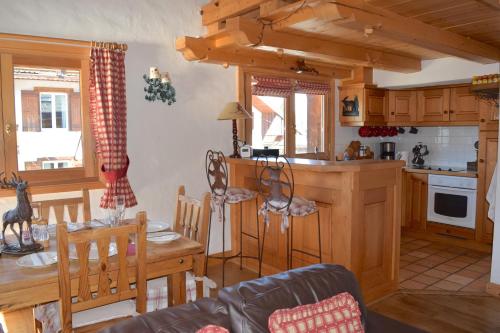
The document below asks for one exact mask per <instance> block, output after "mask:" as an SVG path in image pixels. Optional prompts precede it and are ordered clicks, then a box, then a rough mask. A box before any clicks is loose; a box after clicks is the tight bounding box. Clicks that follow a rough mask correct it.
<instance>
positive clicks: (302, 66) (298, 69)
mask: <svg viewBox="0 0 500 333" xmlns="http://www.w3.org/2000/svg"><path fill="white" fill-rule="evenodd" d="M290 69H291V70H292V71H294V72H295V73H297V74H303V73H308V74H314V75H318V74H319V72H318V71H317V70H316V68H314V67H311V66H307V65H306V62H305V60H304V59H302V60H297V66H295V67H290Z"/></svg>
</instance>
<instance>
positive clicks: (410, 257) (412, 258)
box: [401, 254, 420, 262]
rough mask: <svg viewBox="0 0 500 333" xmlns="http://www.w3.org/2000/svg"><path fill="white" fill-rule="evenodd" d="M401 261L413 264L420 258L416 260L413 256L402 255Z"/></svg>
mask: <svg viewBox="0 0 500 333" xmlns="http://www.w3.org/2000/svg"><path fill="white" fill-rule="evenodd" d="M401 259H403V260H406V261H409V262H415V261H417V260H420V258H418V257H414V256H411V255H409V254H405V255H402V256H401Z"/></svg>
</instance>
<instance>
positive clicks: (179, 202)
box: [167, 185, 210, 304]
mask: <svg viewBox="0 0 500 333" xmlns="http://www.w3.org/2000/svg"><path fill="white" fill-rule="evenodd" d="M209 218H210V193H208V192H206V193H204V194H203V197H202V199H201V201H200V200H197V199H194V198H191V197H188V196H186V189H185V188H184V186H183V185H181V186H179V189H178V190H177V196H176V209H175V217H174V223H175V225H174V231H175V232H177V233H179V234H181V235H183V236H184V237H187V238H189V239H191V240H194V241H197V242H198V243H201V244H202V245H203V248H204V249H205V256H203V257H200V258H198V262H197V263H196V267H197V268H198V269H197V270H196V271H195V272H194V273H195V276H196V277H195V279H196V298H201V297H203V280H202V279H200V277H202V276H205V275H206V274H207V272H206V269H205V261H206V260H207V259H206V254H207V253H208V248H207V238H208V222H209ZM178 280H179V281H180V280H181V279H177V276H170V277H169V279H168V280H167V284H168V290H169V293H168V302H169V304H172V302H173V294H174V292H178V290H175V289H174V288H173V286H174V283H177V282H178ZM185 287H186V286H183V285H179V286H178V288H179V289H180V288H185Z"/></svg>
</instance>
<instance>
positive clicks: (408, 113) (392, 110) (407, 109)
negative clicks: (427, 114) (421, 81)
mask: <svg viewBox="0 0 500 333" xmlns="http://www.w3.org/2000/svg"><path fill="white" fill-rule="evenodd" d="M388 96H389V98H388V104H389V105H388V107H389V112H388V121H389V124H396V125H404V124H412V123H415V122H416V121H417V91H416V90H390V91H388Z"/></svg>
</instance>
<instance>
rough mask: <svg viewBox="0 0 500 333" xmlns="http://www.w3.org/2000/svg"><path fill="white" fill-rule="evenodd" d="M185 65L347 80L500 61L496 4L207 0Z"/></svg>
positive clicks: (186, 48) (185, 41)
mask: <svg viewBox="0 0 500 333" xmlns="http://www.w3.org/2000/svg"><path fill="white" fill-rule="evenodd" d="M201 15H202V17H201V18H202V20H201V21H202V24H203V25H204V26H205V27H206V30H207V32H206V34H205V36H203V37H200V38H191V37H181V38H179V39H178V41H177V49H178V50H179V51H180V52H183V54H184V56H185V57H186V59H187V60H190V61H203V62H209V63H219V64H224V65H244V66H256V67H264V68H274V69H279V70H285V71H289V70H290V68H291V67H293V64H294V63H296V62H297V60H301V59H305V60H306V64H307V65H309V66H313V67H315V68H317V69H318V68H319V70H318V71H319V72H320V75H324V76H334V77H338V78H345V77H348V76H349V73H350V72H349V69H350V68H353V67H358V66H365V67H374V68H382V69H387V70H393V71H400V72H416V71H419V70H420V68H421V67H420V66H421V65H420V63H421V60H422V59H435V58H441V57H446V56H456V57H461V58H464V59H469V60H473V61H477V62H481V63H492V62H497V61H499V59H500V2H499V0H212V1H210V2H209V3H208V4H207V5H205V6H203V8H202V11H201Z"/></svg>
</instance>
